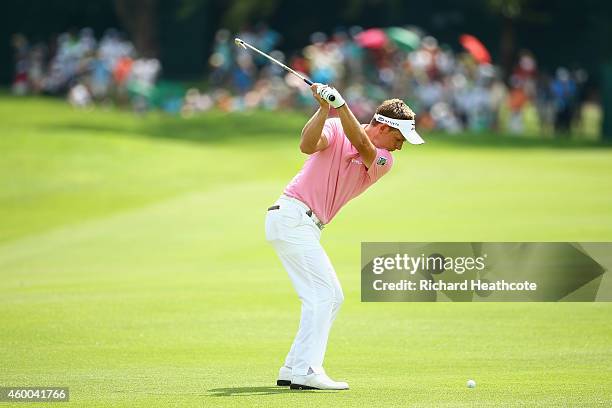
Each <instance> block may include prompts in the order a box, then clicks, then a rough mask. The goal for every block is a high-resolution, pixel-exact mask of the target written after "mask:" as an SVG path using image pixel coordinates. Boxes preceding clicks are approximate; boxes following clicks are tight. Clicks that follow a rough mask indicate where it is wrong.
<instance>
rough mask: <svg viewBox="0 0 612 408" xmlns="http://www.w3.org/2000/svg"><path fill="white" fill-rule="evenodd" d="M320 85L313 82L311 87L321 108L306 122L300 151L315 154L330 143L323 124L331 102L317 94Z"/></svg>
mask: <svg viewBox="0 0 612 408" xmlns="http://www.w3.org/2000/svg"><path fill="white" fill-rule="evenodd" d="M318 85H321V84H312V86H311V87H310V89H311V90H312V95H313V96H314V97H315V99H316V100H317V102H319V109H318V110H317V111H316V112H315V114H314V115H312V117H311V118H310V119H309V120H308V122H306V125H304V129H302V140H301V141H300V151H301V152H302V153H306V154H313V153H315V152H318V151H320V150H323V149H325V148H326V147H327V146H328V144H329V142H328V140H327V137H326V136H325V135H324V134H323V126H325V120H326V119H327V116H328V115H329V104H328V103H327V102H326V101H325V100H323V99H321V97H320V96H319V95H318V94H317V86H318Z"/></svg>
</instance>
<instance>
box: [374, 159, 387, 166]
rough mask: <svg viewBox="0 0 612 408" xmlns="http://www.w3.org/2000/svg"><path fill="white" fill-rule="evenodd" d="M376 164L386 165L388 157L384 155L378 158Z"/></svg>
mask: <svg viewBox="0 0 612 408" xmlns="http://www.w3.org/2000/svg"><path fill="white" fill-rule="evenodd" d="M376 164H378V165H379V166H384V165H385V164H387V159H385V158H384V157H379V158H378V160H376Z"/></svg>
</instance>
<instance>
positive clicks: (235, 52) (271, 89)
mask: <svg viewBox="0 0 612 408" xmlns="http://www.w3.org/2000/svg"><path fill="white" fill-rule="evenodd" d="M236 36H237V37H239V38H241V39H242V40H244V41H246V42H247V43H249V44H251V45H253V46H255V47H257V48H258V49H260V50H261V51H263V52H266V53H269V54H270V55H271V56H273V57H274V58H276V59H277V60H279V61H281V62H283V63H285V64H287V65H289V66H290V67H292V68H293V69H295V70H297V71H300V72H302V73H305V74H306V75H307V76H308V77H309V78H311V79H312V80H313V81H314V82H321V83H328V84H332V85H333V86H335V87H336V88H337V89H338V90H340V91H341V92H342V94H343V96H344V98H345V99H346V100H347V102H348V104H349V105H350V106H351V109H352V110H353V112H354V113H355V115H356V116H357V117H358V118H359V119H360V120H361V121H362V122H367V121H369V120H370V118H371V117H372V113H373V111H374V109H375V108H376V106H377V105H378V104H379V103H380V102H381V101H383V100H384V99H388V98H392V97H397V98H401V99H403V100H405V101H406V102H407V103H408V104H409V105H410V106H411V107H412V109H413V110H414V111H415V113H416V114H417V122H418V126H419V127H420V128H421V129H422V130H441V131H446V132H451V133H454V132H460V131H464V130H470V131H483V130H493V131H501V132H508V133H515V134H533V135H552V134H567V133H569V132H574V133H580V134H584V135H589V136H592V137H594V138H595V137H597V136H598V135H599V132H600V130H599V129H600V124H601V120H602V112H601V107H600V106H599V104H598V102H597V95H596V94H594V93H593V92H590V91H589V88H588V87H587V86H586V85H587V83H588V76H587V73H586V72H585V71H584V70H581V69H575V70H569V69H566V68H563V67H560V68H557V69H556V70H555V72H554V73H552V74H549V73H547V72H545V71H543V70H540V69H538V64H537V60H536V57H535V56H534V55H533V54H532V53H531V52H529V51H525V50H524V51H521V52H520V54H519V56H518V58H517V62H516V65H515V66H514V68H513V70H512V72H509V73H506V74H505V75H504V74H503V73H502V72H501V70H500V69H499V68H498V67H496V66H494V65H492V64H491V63H489V62H490V60H489V57H488V52H487V51H486V49H485V50H484V51H482V50H478V49H476V50H475V49H474V48H473V47H470V48H468V47H466V48H465V49H464V50H463V51H456V50H453V49H452V48H451V47H449V46H445V45H440V44H439V43H438V41H437V40H436V39H435V38H434V37H432V36H428V35H425V34H424V33H423V32H422V31H421V30H420V29H418V28H416V27H406V28H404V27H394V28H390V29H387V30H380V29H371V30H366V31H363V30H362V29H361V28H359V27H352V28H350V29H349V30H338V31H337V32H335V33H334V34H333V35H332V36H331V37H329V36H327V35H326V34H324V33H321V32H317V33H314V34H312V35H311V36H310V44H308V45H307V46H306V47H304V48H303V49H302V50H298V51H296V52H293V53H290V54H288V55H285V54H284V53H282V52H280V51H278V50H277V46H278V45H279V44H280V41H281V36H280V35H279V34H278V33H276V32H275V31H273V30H271V29H270V28H268V27H267V26H265V25H263V24H260V25H259V26H258V27H256V28H255V29H253V30H243V31H242V32H239V33H237V34H236ZM469 37H471V36H469ZM472 38H473V37H472ZM474 41H476V42H477V43H479V41H478V40H477V39H474ZM479 45H480V47H481V48H484V46H483V45H482V43H479ZM457 48H458V47H457ZM478 51H482V52H483V53H485V54H486V55H485V56H484V57H483V56H482V55H479V54H478V53H477V52H478ZM209 63H210V68H211V73H210V81H209V83H210V84H211V86H213V87H214V89H213V90H211V91H209V93H208V94H201V93H200V92H199V91H197V90H195V89H193V90H190V91H189V94H188V96H187V99H186V104H185V105H184V113H187V114H192V113H193V112H196V111H198V110H205V109H209V108H210V107H211V106H217V107H219V108H221V109H224V110H227V111H235V110H244V109H254V108H263V109H270V110H275V109H311V108H312V106H313V100H312V97H311V94H310V90H309V88H308V87H307V86H305V84H304V83H303V82H302V81H301V80H299V79H298V78H296V77H295V76H293V75H290V74H287V73H286V72H285V71H283V70H282V69H281V68H279V67H278V66H276V65H275V64H270V63H269V62H268V61H267V60H266V59H265V58H263V57H261V56H259V55H257V54H256V53H253V52H251V51H248V50H244V49H242V48H240V47H236V46H235V45H234V41H233V36H231V35H230V32H229V31H227V30H220V31H218V32H217V34H216V37H215V41H214V47H213V53H212V55H211V57H210V59H209Z"/></svg>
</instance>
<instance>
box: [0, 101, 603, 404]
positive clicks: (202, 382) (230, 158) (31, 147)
mask: <svg viewBox="0 0 612 408" xmlns="http://www.w3.org/2000/svg"><path fill="white" fill-rule="evenodd" d="M306 119H307V117H306V116H305V115H300V114H279V113H272V112H256V113H251V114H231V115H230V114H223V113H220V112H212V113H208V114H206V115H203V116H201V117H197V118H194V119H189V120H185V119H179V118H172V117H167V116H162V115H157V114H152V115H149V116H146V117H144V118H138V117H135V116H134V115H132V114H131V113H127V112H115V111H101V110H98V111H95V112H79V111H74V110H72V109H71V108H70V107H68V106H67V105H66V104H65V103H64V102H62V101H56V100H48V99H43V98H37V99H29V98H25V99H14V98H10V97H7V96H2V97H0V155H1V156H0V278H1V280H2V285H0V316H2V319H1V322H2V328H1V331H0V361H2V363H1V364H0V386H66V387H70V399H71V402H72V404H71V405H74V406H126V407H136V406H147V407H151V406H214V407H216V406H220V407H223V406H240V407H245V406H261V407H276V406H278V407H300V406H304V407H310V406H317V407H347V406H348V407H350V406H355V407H360V408H363V407H370V406H381V407H383V406H384V407H400V406H420V407H430V406H448V407H463V406H465V407H471V406H500V407H509V406H517V407H519V406H520V407H523V406H551V407H559V406H580V407H586V406H612V386H611V384H612V325H611V324H610V322H612V304H608V303H580V304H579V303H474V304H468V303H465V304H459V303H431V304H430V303H384V304H383V303H360V293H359V284H360V252H359V251H360V243H361V242H362V241H421V242H422V241H572V242H574V241H612V189H611V188H610V175H611V174H612V147H611V146H596V145H593V144H577V143H573V142H563V141H561V142H556V141H545V142H544V141H535V140H525V139H519V138H509V137H505V138H500V137H495V136H487V135H483V136H470V135H461V136H442V135H435V136H434V135H424V137H425V138H426V139H427V141H428V143H427V144H426V145H424V146H421V147H414V146H405V147H404V150H402V151H401V152H396V153H394V157H395V164H394V169H393V171H392V172H391V173H390V174H389V175H387V176H385V177H384V178H383V179H382V180H381V182H380V183H377V184H376V185H374V186H373V187H372V188H371V189H370V190H368V191H367V192H366V193H365V194H364V195H363V196H362V197H359V198H358V199H356V200H355V201H354V202H351V203H349V204H348V206H347V207H346V208H345V209H343V210H342V211H341V213H340V214H339V215H338V217H337V218H336V219H335V220H334V222H333V223H332V224H331V225H329V226H328V227H327V228H326V229H325V230H324V232H323V239H322V242H323V245H324V246H325V247H326V249H327V251H328V254H329V255H330V258H331V260H332V262H333V263H334V265H335V267H336V270H337V272H338V275H339V278H340V281H341V282H342V285H343V288H344V293H345V296H346V301H345V303H344V306H343V309H342V310H341V312H340V315H339V317H338V320H337V321H336V323H335V325H334V328H333V330H332V333H331V337H330V344H329V347H328V352H327V358H326V364H325V367H326V370H327V372H328V374H329V375H330V376H331V377H332V378H335V379H338V380H346V381H348V382H349V384H350V385H351V389H350V390H349V391H343V392H294V391H289V390H287V389H285V388H279V387H275V386H274V384H275V381H276V373H277V370H278V368H279V366H280V365H281V364H282V362H283V359H284V356H285V354H286V352H287V351H288V348H289V346H290V344H291V341H292V337H293V335H294V334H295V331H296V330H297V324H298V319H299V301H298V299H297V296H296V295H295V293H294V291H293V289H292V287H291V284H290V281H289V279H288V277H287V275H286V272H285V271H284V270H283V269H282V268H281V265H280V263H279V262H278V260H277V258H276V255H275V254H274V252H273V250H272V248H271V247H269V246H268V244H267V243H266V242H265V239H264V232H263V222H264V216H265V210H266V208H267V207H268V206H269V205H271V204H272V203H273V202H274V201H275V199H276V198H277V197H278V195H279V194H280V193H281V191H282V189H283V187H284V186H285V184H286V183H287V182H288V181H289V180H290V179H291V178H292V177H293V176H294V174H295V173H296V171H297V170H298V169H299V168H300V166H301V164H302V162H303V160H304V157H305V156H304V155H302V154H301V153H299V149H298V147H297V140H298V138H299V132H300V130H301V127H302V126H303V124H304V122H305V120H306ZM469 378H473V379H474V380H476V382H477V384H478V385H477V387H476V388H475V389H467V388H466V381H467V380H468V379H469ZM0 405H2V403H0ZM18 406H21V404H20V405H18Z"/></svg>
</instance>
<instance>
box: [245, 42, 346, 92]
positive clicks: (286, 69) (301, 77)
mask: <svg viewBox="0 0 612 408" xmlns="http://www.w3.org/2000/svg"><path fill="white" fill-rule="evenodd" d="M234 42H235V43H236V45H239V46H241V47H242V48H244V49H245V50H246V49H247V48H250V49H251V50H253V51H255V52H256V53H258V54H259V55H261V56H264V57H266V58H267V59H269V60H270V61H272V62H274V63H275V64H277V65H278V66H280V67H281V68H283V69H284V70H285V71H287V72H291V73H292V74H293V75H295V76H297V77H298V78H300V79H301V80H302V81H304V82H306V83H307V84H308V85H312V81H311V80H310V79H308V78H306V77H305V76H303V75H301V74H300V73H298V72H297V71H295V70H293V69H291V68H289V67H288V66H286V65H285V64H283V63H282V62H280V61H279V60H277V59H275V58H272V57H271V56H269V55H268V54H266V53H265V52H263V51H260V50H258V49H257V48H255V47H253V46H252V45H251V44H249V43H246V42H244V41H243V40H241V39H240V38H235V39H234ZM334 100H336V97H335V96H334V95H330V96H329V101H330V102H333V101H334Z"/></svg>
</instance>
